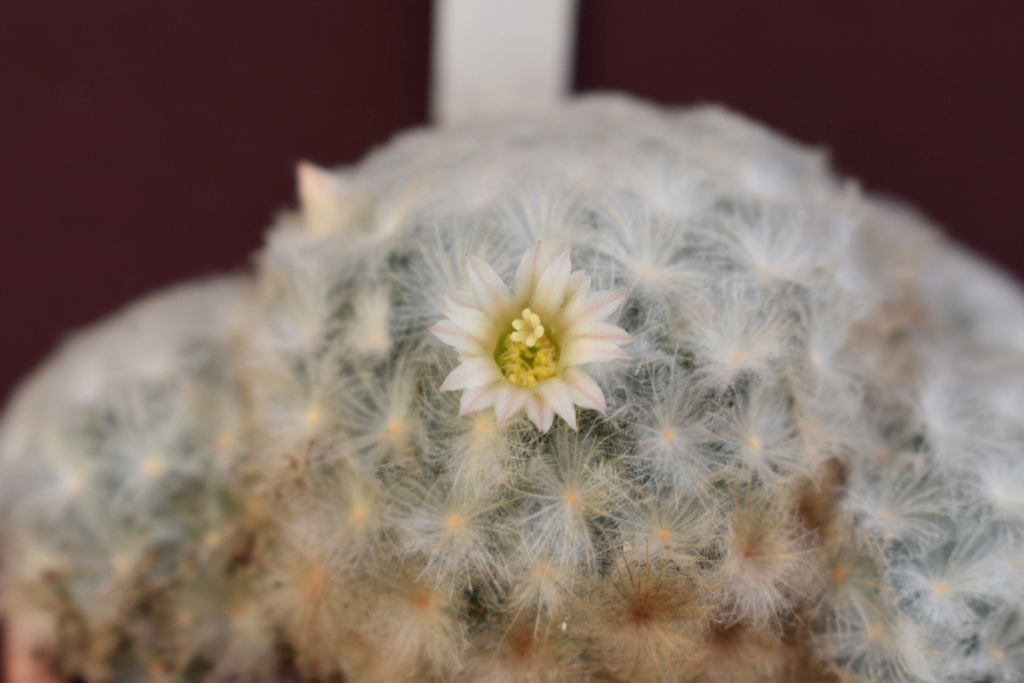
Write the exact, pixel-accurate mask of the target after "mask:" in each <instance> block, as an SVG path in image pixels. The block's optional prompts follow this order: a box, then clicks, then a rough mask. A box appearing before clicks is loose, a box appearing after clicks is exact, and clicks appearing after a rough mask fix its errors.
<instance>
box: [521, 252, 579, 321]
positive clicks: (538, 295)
mask: <svg viewBox="0 0 1024 683" xmlns="http://www.w3.org/2000/svg"><path fill="white" fill-rule="evenodd" d="M571 270H572V263H571V262H570V260H569V250H568V249H566V250H565V251H563V252H562V253H561V254H559V255H558V256H557V257H556V258H555V260H554V261H552V262H551V264H550V265H548V267H547V268H545V269H544V273H543V274H542V275H541V276H540V280H538V281H537V288H536V290H534V293H533V297H532V298H531V299H530V307H531V308H536V309H537V311H539V312H540V314H541V315H542V316H553V315H555V314H556V313H557V311H558V309H559V308H561V306H562V302H563V301H564V300H565V291H566V288H567V287H568V286H569V275H570V274H571V273H570V271H571Z"/></svg>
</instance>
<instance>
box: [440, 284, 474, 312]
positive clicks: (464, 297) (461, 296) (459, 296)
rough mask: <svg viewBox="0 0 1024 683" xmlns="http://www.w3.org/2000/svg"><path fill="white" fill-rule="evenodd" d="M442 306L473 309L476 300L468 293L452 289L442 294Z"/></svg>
mask: <svg viewBox="0 0 1024 683" xmlns="http://www.w3.org/2000/svg"><path fill="white" fill-rule="evenodd" d="M444 305H445V306H462V307H463V308H474V307H475V306H476V298H475V297H474V296H473V295H472V294H470V293H469V292H463V291H462V290H461V289H453V290H450V291H447V292H445V293H444Z"/></svg>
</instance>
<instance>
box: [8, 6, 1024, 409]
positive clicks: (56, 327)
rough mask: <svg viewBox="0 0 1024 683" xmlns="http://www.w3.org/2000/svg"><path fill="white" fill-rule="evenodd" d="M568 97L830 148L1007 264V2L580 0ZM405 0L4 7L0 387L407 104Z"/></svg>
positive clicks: (1011, 173) (1015, 136)
mask: <svg viewBox="0 0 1024 683" xmlns="http://www.w3.org/2000/svg"><path fill="white" fill-rule="evenodd" d="M581 5H582V8H581V16H580V34H579V63H578V68H577V85H578V87H579V89H582V90H593V89H621V90H627V91H630V92H633V93H636V94H638V95H641V96H644V97H648V98H652V99H654V100H656V101H659V102H664V103H673V104H680V103H688V102H695V101H708V100H710V101H717V102H722V103H725V104H728V105H730V106H732V107H735V108H737V109H740V110H742V111H744V112H746V113H748V114H750V115H752V116H754V117H756V118H759V119H761V120H763V121H765V122H767V123H769V124H771V125H772V126H774V127H776V128H778V129H779V130H782V131H784V132H786V133H788V134H790V135H792V136H794V137H796V138H798V139H801V140H805V141H808V142H811V143H815V144H819V145H823V146H826V147H828V148H829V149H831V150H832V153H833V158H834V159H835V161H836V163H837V164H838V166H839V167H840V168H841V169H843V170H844V171H847V172H849V173H851V174H854V175H856V176H858V177H860V178H862V179H864V181H865V183H866V185H867V186H868V187H870V188H875V189H881V190H885V191H889V192H891V193H894V194H897V195H900V196H902V197H905V198H907V199H910V200H912V201H913V202H914V203H916V204H918V205H919V206H921V207H923V208H925V209H926V210H927V211H928V213H930V214H931V215H932V216H933V217H934V218H935V219H937V220H938V221H939V222H940V223H942V224H944V225H946V226H947V227H948V230H949V231H950V232H952V233H953V234H955V235H957V236H958V237H959V238H960V239H961V240H963V241H964V242H966V243H968V244H970V245H972V246H973V247H974V248H976V249H977V250H979V251H981V252H983V253H985V254H987V255H989V256H990V257H992V258H994V259H996V260H998V261H1000V262H1001V263H1002V264H1004V265H1005V266H1007V267H1009V268H1010V269H1012V270H1014V271H1016V272H1017V273H1018V274H1024V235H1022V233H1021V230H1020V227H1021V226H1022V222H1021V218H1020V216H1021V215H1022V212H1024V206H1022V204H1024V199H1022V198H1024V192H1022V191H1021V189H1020V185H1021V182H1022V180H1024V174H1022V173H1021V170H1020V169H1021V164H1020V162H1021V160H1022V157H1024V92H1022V90H1024V3H1020V2H1019V1H1016V2H1001V3H995V2H977V1H976V2H966V1H964V0H954V1H951V2H946V3H942V2H939V1H938V0H900V1H899V2H893V1H892V0H861V1H860V2H856V3H852V2H851V3H837V2H822V1H821V0H799V1H790V2H779V3H771V2H764V0H743V1H740V0H735V1H729V0H713V1H712V0H705V1H704V2H697V1H696V0H694V1H693V2H679V1H678V0H661V1H647V0H644V1H640V0H581ZM429 45H430V3H429V2H427V0H387V1H386V2H385V1H382V0H355V1H353V0H344V1H343V0H331V1H325V2H292V3H283V2H273V3H270V2H264V3H259V2H255V0H247V1H241V0H175V1H174V2H159V1H141V2H140V0H88V1H86V2H83V1H82V0H64V1H62V2H53V1H47V0H6V1H5V2H4V7H3V9H2V10H0V198H2V201H3V203H2V209H0V225H2V228H0V230H2V240H0V306H2V309H0V400H2V397H3V396H4V395H5V394H6V393H7V392H8V391H9V389H10V387H11V386H12V384H13V382H14V381H15V380H16V379H17V378H18V377H19V376H23V375H24V373H25V372H27V371H28V370H29V369H30V368H31V367H32V366H33V365H34V364H36V363H37V362H38V361H39V360H40V359H41V358H42V357H43V356H44V355H45V354H46V353H47V352H48V351H49V350H50V349H51V348H52V347H53V345H54V344H55V343H56V342H57V341H58V340H59V339H60V338H61V337H63V336H64V335H66V334H67V333H68V331H70V330H72V329H74V328H76V327H80V326H82V325H83V324H85V323H88V322H89V321H92V320H95V319H97V318H98V317H100V316H102V315H104V314H106V313H108V312H110V311H112V310H114V309H115V308H117V307H118V306H120V305H122V304H124V303H125V302H127V301H129V300H131V299H133V298H135V297H137V296H139V295H140V294H142V293H144V292H147V291H150V290H152V289H155V288H157V287H160V286H163V285H166V284H168V283H172V282H175V281H179V280H182V279H185V278H189V277H195V276H197V275H203V274H208V273H214V272H218V271H223V270H225V269H230V268H235V267H240V266H244V265H246V264H247V263H248V259H249V255H250V254H251V253H252V252H253V251H254V250H255V249H256V248H257V247H258V245H259V244H260V241H261V238H262V233H263V230H264V229H265V227H266V226H267V224H268V222H269V221H270V219H271V217H272V215H273V214H274V212H275V211H276V210H277V209H278V208H280V207H282V206H285V205H287V204H289V203H291V202H292V201H293V199H292V197H293V179H292V172H293V165H294V163H295V162H296V161H297V160H298V159H302V158H308V159H312V160H313V161H316V162H319V163H322V164H338V163H344V162H353V161H355V160H357V159H358V158H359V157H360V156H362V155H363V154H364V153H365V152H366V151H367V150H368V149H370V148H371V147H373V146H375V145H379V144H381V143H383V142H384V141H386V140H387V139H388V138H389V137H390V136H391V135H393V134H394V133H395V132H396V131H399V130H401V129H403V128H405V127H407V126H412V125H417V124H421V123H423V122H424V121H425V118H426V115H427V97H428V69H429Z"/></svg>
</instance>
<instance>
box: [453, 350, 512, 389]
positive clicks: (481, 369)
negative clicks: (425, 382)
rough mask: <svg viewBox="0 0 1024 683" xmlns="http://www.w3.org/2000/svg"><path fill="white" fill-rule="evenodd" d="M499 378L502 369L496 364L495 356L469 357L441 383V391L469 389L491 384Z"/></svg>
mask: <svg viewBox="0 0 1024 683" xmlns="http://www.w3.org/2000/svg"><path fill="white" fill-rule="evenodd" d="M499 379H501V370H499V369H498V366H497V365H495V364H494V359H493V358H488V357H486V356H483V357H480V356H478V357H476V358H467V359H466V360H464V361H462V362H461V363H460V364H459V366H458V367H456V368H455V369H454V370H452V371H451V374H449V375H448V378H447V379H445V381H444V384H442V385H441V391H458V390H459V389H469V388H471V387H478V386H481V385H483V384H490V383H491V382H495V381H497V380H499Z"/></svg>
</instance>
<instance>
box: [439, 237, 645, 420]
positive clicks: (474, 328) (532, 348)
mask: <svg viewBox="0 0 1024 683" xmlns="http://www.w3.org/2000/svg"><path fill="white" fill-rule="evenodd" d="M467 262H468V271H469V283H470V287H471V289H472V293H469V292H462V291H455V292H449V293H448V294H447V295H446V297H445V303H446V304H447V305H446V307H445V308H443V309H442V310H441V312H442V313H444V315H445V316H447V318H448V319H447V320H442V321H441V322H439V323H437V324H436V325H434V326H432V327H431V328H430V331H431V332H433V333H434V334H435V335H436V336H437V337H438V338H439V339H440V340H441V341H443V342H444V343H446V344H449V345H451V346H453V347H455V348H456V349H457V350H458V352H459V358H460V360H461V361H462V362H461V363H460V364H459V366H458V367H456V368H455V370H453V371H452V373H451V374H450V375H448V378H447V379H446V380H445V381H444V384H442V385H441V389H442V391H458V390H462V391H463V394H462V403H461V409H460V412H459V414H460V415H465V414H467V413H472V412H475V411H478V410H483V409H485V408H488V407H490V406H494V409H495V412H496V413H497V417H498V426H499V427H503V426H504V425H505V423H506V422H508V420H509V419H510V418H512V417H513V416H514V415H516V414H517V413H519V411H521V410H523V409H524V408H525V409H526V414H527V416H528V417H529V418H530V420H532V421H533V423H534V424H535V425H537V429H539V430H541V431H543V432H546V431H548V429H550V428H551V423H552V421H554V418H555V415H556V414H557V415H559V416H560V417H561V418H562V419H563V420H565V421H566V422H567V423H568V424H569V426H570V427H572V428H573V429H576V406H577V405H578V406H580V407H582V408H592V409H594V410H597V411H598V412H601V413H604V410H605V401H604V394H603V393H602V391H601V388H600V387H598V385H597V383H596V382H595V381H594V379H593V378H592V377H591V376H590V375H588V374H587V373H586V372H584V371H583V369H582V367H581V366H583V365H586V364H587V363H602V362H606V361H609V360H613V359H615V358H627V357H628V354H627V353H626V352H625V351H623V350H622V349H621V348H620V347H621V346H622V345H623V344H626V343H628V342H630V341H631V338H630V336H629V335H628V334H627V333H626V332H625V330H623V329H622V328H621V327H618V326H616V325H612V324H610V323H606V322H602V321H603V320H605V319H606V318H607V317H608V316H610V315H611V314H612V313H613V312H614V311H615V309H616V308H618V306H619V304H620V303H621V302H622V300H623V299H624V298H625V295H624V294H623V293H621V292H595V293H591V291H590V278H589V277H587V275H586V274H585V273H584V272H583V271H576V272H573V273H570V268H571V265H570V263H569V250H568V249H567V250H565V251H564V252H562V253H561V254H560V255H559V256H558V257H557V258H555V259H554V260H551V259H549V258H548V256H547V254H546V252H545V251H544V247H543V245H542V244H541V243H540V242H537V243H536V244H535V245H534V246H533V247H532V248H530V249H529V250H528V251H527V252H526V254H524V255H523V260H522V262H521V263H520V264H519V269H518V270H517V271H516V276H515V283H514V285H513V287H512V290H511V291H510V290H509V288H508V286H506V285H505V283H504V282H503V281H502V279H501V278H500V277H498V274H497V273H495V272H494V270H493V269H492V268H491V267H490V266H489V265H487V264H486V263H484V262H483V261H481V260H479V259H477V258H474V257H473V256H470V257H469V258H468V259H467Z"/></svg>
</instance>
